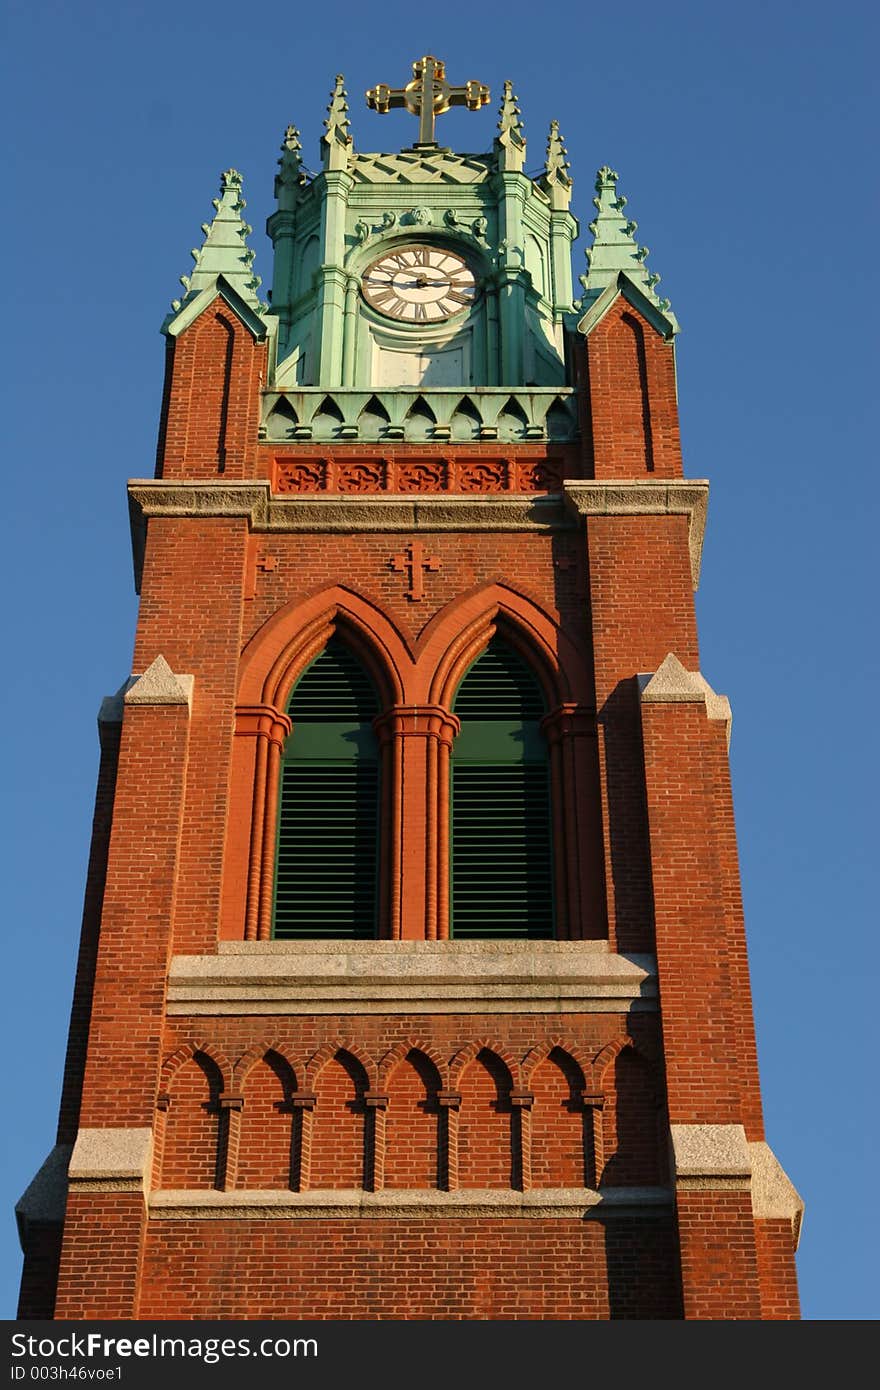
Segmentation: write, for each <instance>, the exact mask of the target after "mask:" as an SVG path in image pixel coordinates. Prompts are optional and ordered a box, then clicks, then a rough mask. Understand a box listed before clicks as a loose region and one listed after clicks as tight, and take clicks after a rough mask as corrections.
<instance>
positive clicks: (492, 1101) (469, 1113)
mask: <svg viewBox="0 0 880 1390" xmlns="http://www.w3.org/2000/svg"><path fill="white" fill-rule="evenodd" d="M518 1074H519V1067H518V1065H517V1063H516V1062H515V1060H514V1059H513V1057H512V1056H511V1055H510V1053H509V1052H508V1051H507V1050H506V1049H505V1048H504V1047H503V1046H501V1045H499V1044H498V1043H497V1042H495V1041H488V1040H482V1041H479V1042H473V1043H470V1044H469V1045H468V1046H467V1047H464V1048H462V1049H461V1051H460V1052H459V1053H458V1054H457V1056H456V1057H455V1059H454V1061H453V1066H452V1076H453V1079H454V1088H455V1090H457V1091H460V1092H461V1107H460V1110H459V1112H458V1121H457V1126H456V1128H457V1143H456V1157H457V1164H456V1167H457V1183H458V1186H459V1187H480V1188H483V1187H498V1188H511V1187H515V1186H517V1185H518V1184H519V1182H520V1181H521V1159H520V1151H521V1139H520V1119H519V1114H518V1112H516V1113H515V1112H514V1108H513V1103H512V1101H511V1093H512V1091H513V1090H514V1089H515V1083H516V1081H517V1080H518V1079H519V1076H518Z"/></svg>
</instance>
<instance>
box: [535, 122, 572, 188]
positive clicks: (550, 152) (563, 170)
mask: <svg viewBox="0 0 880 1390" xmlns="http://www.w3.org/2000/svg"><path fill="white" fill-rule="evenodd" d="M568 170H569V163H568V150H567V149H566V148H565V145H564V143H563V140H562V136H561V135H560V134H559V122H558V121H551V122H550V133H549V135H548V136H547V155H546V158H545V160H544V173H543V174H542V175H541V186H542V188H543V189H544V191H545V192H546V193H548V194H549V195H550V203H551V206H552V207H553V208H554V209H556V208H567V207H568V205H569V203H570V202H571V175H570V174H569V172H568Z"/></svg>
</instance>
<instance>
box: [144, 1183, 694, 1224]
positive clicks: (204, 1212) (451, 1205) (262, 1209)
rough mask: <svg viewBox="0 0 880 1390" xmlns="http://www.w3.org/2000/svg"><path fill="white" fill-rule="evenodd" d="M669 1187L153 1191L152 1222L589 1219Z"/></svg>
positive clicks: (654, 1200) (652, 1198)
mask: <svg viewBox="0 0 880 1390" xmlns="http://www.w3.org/2000/svg"><path fill="white" fill-rule="evenodd" d="M672 1201H673V1194H672V1190H671V1188H668V1187H610V1188H605V1189H602V1190H601V1191H595V1190H593V1189H592V1188H585V1187H561V1188H533V1189H531V1190H530V1191H528V1192H511V1191H510V1190H508V1189H502V1188H490V1187H485V1188H464V1189H461V1188H460V1189H459V1190H458V1191H456V1192H440V1191H437V1190H436V1189H427V1188H425V1189H413V1188H384V1189H383V1190H382V1191H381V1192H365V1191H363V1189H361V1188H332V1189H320V1190H319V1189H317V1188H316V1189H315V1190H314V1191H310V1192H277V1191H268V1192H267V1191H260V1190H256V1189H254V1190H249V1191H248V1190H240V1191H235V1192H215V1191H209V1190H199V1191H184V1190H176V1191H163V1190H161V1189H160V1190H159V1191H156V1192H151V1193H150V1197H149V1214H150V1218H151V1220H160V1221H181V1220H186V1219H191V1218H196V1219H198V1220H213V1221H229V1220H236V1221H284V1220H290V1219H291V1218H296V1219H298V1220H301V1219H303V1218H305V1219H309V1218H311V1219H312V1220H315V1219H322V1218H323V1219H327V1218H334V1217H335V1218H340V1217H367V1218H377V1217H378V1218H393V1219H398V1220H400V1219H406V1218H432V1217H440V1218H449V1217H453V1218H455V1217H458V1218H461V1217H463V1216H465V1217H466V1216H490V1217H532V1218H534V1217H557V1218H558V1217H567V1218H568V1219H569V1220H578V1219H583V1217H585V1216H587V1215H589V1214H590V1213H591V1212H595V1211H596V1210H597V1209H598V1210H600V1211H605V1210H607V1209H620V1208H624V1209H627V1210H631V1209H632V1208H634V1207H669V1206H671V1205H672Z"/></svg>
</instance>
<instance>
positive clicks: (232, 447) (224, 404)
mask: <svg viewBox="0 0 880 1390" xmlns="http://www.w3.org/2000/svg"><path fill="white" fill-rule="evenodd" d="M172 360H173V368H172V372H171V377H170V381H169V382H168V383H167V384H166V391H165V397H164V399H163V416H162V423H161V427H160V433H161V437H162V440H163V442H164V450H163V454H162V458H161V460H160V466H159V470H158V471H159V473H160V476H162V477H164V478H181V477H186V478H216V477H218V476H223V477H227V478H247V477H253V475H254V472H255V468H256V456H257V430H258V428H259V423H260V375H261V373H262V374H263V375H265V364H266V347H265V343H257V342H255V340H254V338H253V335H252V334H251V332H250V330H249V329H247V328H246V327H245V326H244V324H243V323H241V321H240V320H239V319H238V318H236V316H235V314H233V313H232V311H231V310H230V309H229V307H228V306H227V305H226V304H225V303H224V302H223V300H222V299H220V298H218V299H217V300H215V302H214V304H213V305H211V306H210V307H209V308H208V309H206V310H205V311H204V313H202V314H201V315H200V316H199V317H198V318H197V319H196V320H195V322H194V323H193V324H192V325H191V326H190V327H189V328H188V329H187V330H186V331H185V332H183V333H182V334H181V335H180V337H179V338H178V339H177V341H176V343H175V346H174V352H173V359H172Z"/></svg>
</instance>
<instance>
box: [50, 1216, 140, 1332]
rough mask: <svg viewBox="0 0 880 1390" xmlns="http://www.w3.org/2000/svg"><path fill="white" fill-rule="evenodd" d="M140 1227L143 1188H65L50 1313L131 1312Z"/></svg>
mask: <svg viewBox="0 0 880 1390" xmlns="http://www.w3.org/2000/svg"><path fill="white" fill-rule="evenodd" d="M145 1228H146V1212H145V1209H144V1198H143V1193H140V1192H114V1193H107V1194H106V1195H105V1194H103V1193H98V1192H81V1193H71V1194H70V1195H69V1196H68V1199H67V1213H66V1216H65V1218H64V1243H63V1246H62V1251H61V1268H60V1271H59V1276H58V1295H57V1298H56V1300H55V1317H56V1318H59V1319H61V1320H62V1321H68V1322H80V1321H83V1320H84V1319H86V1318H133V1317H136V1316H137V1315H138V1300H139V1295H140V1289H141V1283H140V1276H141V1257H142V1254H143V1248H144V1233H145ZM155 1316H157V1317H159V1316H166V1317H167V1313H166V1314H156V1315H155Z"/></svg>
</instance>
